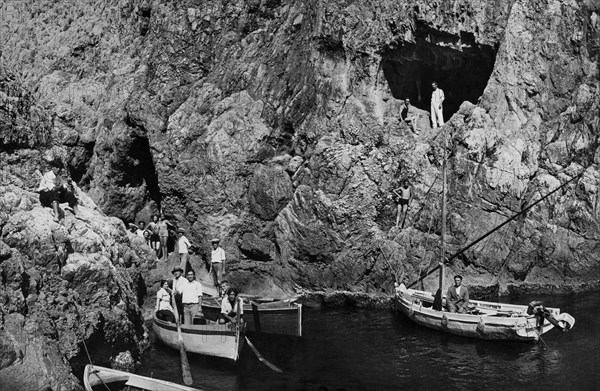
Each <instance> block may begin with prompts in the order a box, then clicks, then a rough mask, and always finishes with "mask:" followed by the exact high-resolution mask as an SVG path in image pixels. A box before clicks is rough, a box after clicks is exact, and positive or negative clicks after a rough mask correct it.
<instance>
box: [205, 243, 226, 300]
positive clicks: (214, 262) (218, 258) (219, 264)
mask: <svg viewBox="0 0 600 391" xmlns="http://www.w3.org/2000/svg"><path fill="white" fill-rule="evenodd" d="M210 242H211V245H212V251H211V253H210V268H209V270H208V272H209V273H211V274H212V276H213V281H214V284H215V288H217V292H219V297H221V287H220V286H221V282H222V281H221V280H222V278H223V271H224V270H225V250H223V249H222V248H221V246H220V240H219V239H217V238H215V239H213V240H211V241H210Z"/></svg>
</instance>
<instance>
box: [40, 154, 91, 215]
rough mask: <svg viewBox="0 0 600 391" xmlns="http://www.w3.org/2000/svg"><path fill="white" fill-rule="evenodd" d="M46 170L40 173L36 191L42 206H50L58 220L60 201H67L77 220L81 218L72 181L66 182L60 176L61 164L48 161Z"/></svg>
mask: <svg viewBox="0 0 600 391" xmlns="http://www.w3.org/2000/svg"><path fill="white" fill-rule="evenodd" d="M48 165H49V167H48V170H47V171H46V173H45V174H44V175H42V179H41V180H40V185H39V186H38V193H40V204H42V206H45V207H48V208H52V211H53V212H54V216H53V219H54V221H56V222H58V221H59V220H60V209H59V204H60V203H64V202H66V203H68V204H69V206H70V207H71V209H72V210H73V214H74V215H75V217H76V218H78V219H79V220H83V221H85V220H84V219H82V218H81V217H80V216H78V215H79V206H78V201H77V198H76V197H75V194H74V193H73V185H72V183H68V182H67V181H66V180H65V179H64V178H63V177H62V175H61V174H62V173H61V170H62V167H61V166H62V164H61V163H59V162H56V161H51V162H49V163H48Z"/></svg>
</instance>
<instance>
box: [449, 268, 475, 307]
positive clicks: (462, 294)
mask: <svg viewBox="0 0 600 391" xmlns="http://www.w3.org/2000/svg"><path fill="white" fill-rule="evenodd" d="M446 303H447V305H448V312H458V313H459V314H463V313H465V312H466V311H467V306H468V305H469V290H468V289H467V287H466V286H463V285H462V276H458V275H457V276H454V285H453V286H451V287H450V288H448V293H447V294H446Z"/></svg>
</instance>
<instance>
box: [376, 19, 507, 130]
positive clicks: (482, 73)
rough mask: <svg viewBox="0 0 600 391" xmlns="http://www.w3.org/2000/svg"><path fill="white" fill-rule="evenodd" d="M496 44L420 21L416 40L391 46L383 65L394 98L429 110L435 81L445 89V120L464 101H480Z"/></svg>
mask: <svg viewBox="0 0 600 391" xmlns="http://www.w3.org/2000/svg"><path fill="white" fill-rule="evenodd" d="M497 51H498V47H497V45H494V46H491V45H485V44H479V43H477V42H476V40H475V37H474V36H473V34H471V33H467V32H461V33H460V34H459V35H453V34H449V33H444V32H441V31H437V30H435V29H432V28H430V27H428V26H426V25H425V24H423V23H417V27H416V31H415V42H414V43H412V42H402V43H401V44H400V45H399V46H395V45H390V46H389V47H387V48H385V50H384V51H383V59H382V62H381V67H382V70H383V74H384V76H385V78H386V80H387V82H388V86H389V88H390V91H391V93H392V95H393V96H394V98H396V99H402V100H404V99H405V98H409V99H410V100H411V103H412V104H413V105H414V106H416V107H418V108H420V109H422V110H426V111H428V112H429V111H430V104H431V93H432V91H433V90H432V86H431V84H432V83H433V82H437V84H438V87H439V88H440V89H442V90H443V91H444V95H445V99H444V104H443V114H444V121H447V120H448V119H450V117H451V116H452V115H453V114H454V113H456V112H457V111H458V109H459V107H460V105H461V104H462V103H463V102H464V101H469V102H471V103H477V101H478V99H479V97H480V96H481V95H482V93H483V91H484V89H485V87H486V85H487V83H488V80H489V78H490V75H491V74H492V70H493V68H494V62H495V60H496V53H497Z"/></svg>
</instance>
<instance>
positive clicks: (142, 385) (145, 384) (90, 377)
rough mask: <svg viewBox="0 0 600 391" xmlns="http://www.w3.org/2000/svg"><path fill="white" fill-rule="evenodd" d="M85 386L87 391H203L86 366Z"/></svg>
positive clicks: (114, 370) (127, 373)
mask: <svg viewBox="0 0 600 391" xmlns="http://www.w3.org/2000/svg"><path fill="white" fill-rule="evenodd" d="M83 386H84V388H85V390H86V391H95V390H106V389H107V387H108V389H113V388H110V386H113V387H115V388H114V389H121V388H124V387H129V388H128V389H131V390H147V391H201V390H199V389H197V388H192V387H186V386H182V385H180V384H176V383H173V382H169V381H165V380H160V379H154V378H150V377H146V376H140V375H136V374H133V373H129V372H124V371H118V370H116V369H111V368H105V367H100V366H97V365H90V364H88V365H86V366H85V370H84V373H83Z"/></svg>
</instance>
